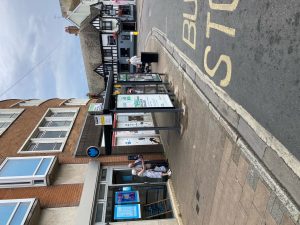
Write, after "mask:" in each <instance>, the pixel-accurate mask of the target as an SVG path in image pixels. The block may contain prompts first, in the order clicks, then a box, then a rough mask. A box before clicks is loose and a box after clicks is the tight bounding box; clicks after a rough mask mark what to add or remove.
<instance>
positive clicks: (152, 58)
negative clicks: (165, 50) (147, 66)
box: [141, 52, 158, 63]
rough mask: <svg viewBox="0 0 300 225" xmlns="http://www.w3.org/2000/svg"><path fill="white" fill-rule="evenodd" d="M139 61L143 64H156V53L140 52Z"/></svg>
mask: <svg viewBox="0 0 300 225" xmlns="http://www.w3.org/2000/svg"><path fill="white" fill-rule="evenodd" d="M141 61H142V62H143V63H152V62H158V53H156V52H142V53H141Z"/></svg>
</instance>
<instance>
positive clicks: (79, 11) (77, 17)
mask: <svg viewBox="0 0 300 225" xmlns="http://www.w3.org/2000/svg"><path fill="white" fill-rule="evenodd" d="M90 13H91V12H90V5H89V4H87V3H83V2H81V3H80V4H79V5H78V6H77V7H76V8H75V9H74V10H73V11H72V13H70V14H68V17H67V19H68V20H69V21H70V22H72V23H73V24H74V25H76V26H77V27H80V25H81V23H82V21H84V20H85V19H86V18H87V17H88V16H89V15H90Z"/></svg>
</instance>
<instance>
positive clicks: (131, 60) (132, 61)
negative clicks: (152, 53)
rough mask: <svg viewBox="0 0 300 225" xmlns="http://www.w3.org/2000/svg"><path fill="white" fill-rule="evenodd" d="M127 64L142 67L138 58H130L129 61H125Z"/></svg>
mask: <svg viewBox="0 0 300 225" xmlns="http://www.w3.org/2000/svg"><path fill="white" fill-rule="evenodd" d="M127 61H128V63H129V64H132V65H134V66H136V67H140V66H141V65H142V61H141V58H140V57H138V56H136V55H135V56H132V57H131V58H130V59H128V60H127Z"/></svg>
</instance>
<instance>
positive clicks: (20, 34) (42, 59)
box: [0, 0, 87, 99]
mask: <svg viewBox="0 0 300 225" xmlns="http://www.w3.org/2000/svg"><path fill="white" fill-rule="evenodd" d="M8 2H9V3H8ZM50 2H52V3H50ZM1 3H2V7H1V9H0V25H1V27H4V30H3V32H2V33H1V34H0V42H1V43H5V45H0V90H1V91H4V90H6V89H7V88H8V87H11V86H12V85H13V84H14V83H15V82H16V81H17V80H19V79H21V78H22V77H24V76H25V75H26V74H27V73H28V72H30V71H31V70H32V71H31V72H30V73H29V74H28V76H26V77H25V78H24V79H23V80H22V81H20V82H19V83H18V84H17V85H15V87H13V88H11V89H9V90H8V91H7V92H6V93H5V94H3V95H2V96H0V99H7V98H52V97H66V98H69V97H77V96H84V95H83V93H86V92H87V83H86V80H85V74H84V71H83V69H82V68H83V63H82V56H81V52H80V46H79V40H78V37H71V36H69V35H67V34H65V33H64V25H65V23H66V21H65V20H63V19H57V18H55V14H57V13H60V9H59V7H58V6H59V5H58V4H57V3H53V1H47V3H46V4H47V5H45V4H44V2H43V4H41V3H40V2H37V0H28V1H26V3H27V4H24V3H19V1H17V0H12V1H7V0H3V2H1ZM32 3H36V4H32ZM22 4H23V5H22ZM49 4H51V5H49ZM33 5H34V7H32V6H33ZM4 9H5V10H4ZM21 18H22V19H21ZM78 75H79V76H78ZM75 77H76V78H77V79H75ZM0 93H1V92H0Z"/></svg>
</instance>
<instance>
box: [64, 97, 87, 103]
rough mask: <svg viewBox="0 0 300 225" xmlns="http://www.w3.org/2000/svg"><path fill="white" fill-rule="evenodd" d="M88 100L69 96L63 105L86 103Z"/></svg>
mask: <svg viewBox="0 0 300 225" xmlns="http://www.w3.org/2000/svg"><path fill="white" fill-rule="evenodd" d="M88 102H89V99H87V98H86V99H84V98H82V99H81V98H71V99H69V100H68V101H66V102H65V105H86V104H87V103H88Z"/></svg>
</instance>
